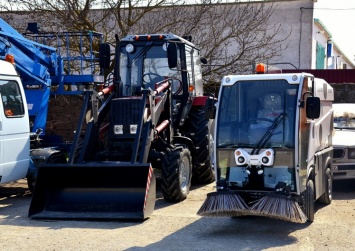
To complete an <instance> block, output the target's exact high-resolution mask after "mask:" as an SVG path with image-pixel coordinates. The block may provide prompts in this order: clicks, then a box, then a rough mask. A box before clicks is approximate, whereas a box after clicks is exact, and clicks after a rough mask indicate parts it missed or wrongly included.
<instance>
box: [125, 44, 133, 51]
mask: <svg viewBox="0 0 355 251" xmlns="http://www.w3.org/2000/svg"><path fill="white" fill-rule="evenodd" d="M126 51H127V52H128V53H132V52H133V51H134V46H133V45H132V44H127V45H126Z"/></svg>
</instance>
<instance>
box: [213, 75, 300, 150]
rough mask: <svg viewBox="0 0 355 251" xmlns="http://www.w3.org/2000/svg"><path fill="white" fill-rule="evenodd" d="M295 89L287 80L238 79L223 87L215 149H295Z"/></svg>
mask: <svg viewBox="0 0 355 251" xmlns="http://www.w3.org/2000/svg"><path fill="white" fill-rule="evenodd" d="M297 89H298V85H290V84H289V83H288V82H287V81H286V80H267V81H265V80H260V81H240V82H236V83H235V84H234V85H232V86H225V87H223V89H222V93H221V95H222V96H221V98H220V102H219V106H220V107H219V112H218V120H217V123H218V125H217V135H216V141H217V148H238V147H244V148H254V149H255V148H262V147H281V148H294V146H295V142H294V141H295V134H294V131H295V130H294V128H295V113H296V105H297V102H296V101H297Z"/></svg>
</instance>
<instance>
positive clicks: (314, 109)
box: [306, 97, 320, 119]
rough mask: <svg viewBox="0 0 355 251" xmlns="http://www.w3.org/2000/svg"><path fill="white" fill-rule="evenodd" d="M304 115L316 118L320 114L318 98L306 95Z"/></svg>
mask: <svg viewBox="0 0 355 251" xmlns="http://www.w3.org/2000/svg"><path fill="white" fill-rule="evenodd" d="M306 115H307V118H309V119H317V118H319V116H320V98H319V97H308V98H307V101H306Z"/></svg>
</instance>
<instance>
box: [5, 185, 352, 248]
mask: <svg viewBox="0 0 355 251" xmlns="http://www.w3.org/2000/svg"><path fill="white" fill-rule="evenodd" d="M213 190H214V189H213V184H210V185H207V186H202V187H193V189H192V191H191V192H190V194H189V196H188V199H187V200H185V201H183V202H181V203H178V204H170V203H167V202H165V201H164V200H163V199H162V197H161V194H160V192H159V189H158V198H157V202H156V209H155V211H154V213H153V215H152V216H151V217H150V218H149V219H147V220H145V221H73V220H72V221H62V220H59V221H58V220H56V221H53V220H32V219H29V218H28V217H27V213H28V208H29V204H30V201H31V194H30V193H29V191H28V190H27V189H26V181H25V180H20V181H18V182H16V183H11V184H8V185H6V186H3V187H0V233H1V234H0V243H1V250H4V251H8V250H9V251H10V250H16V251H17V250H65V251H69V250H73V251H74V250H75V251H78V250H95V251H96V250H105V251H106V250H130V251H133V250H180V251H181V250H189V251H190V250H205V251H207V250H213V251H218V250H221V251H222V250H223V251H224V250H242V251H247V250H337V251H338V250H355V245H354V244H353V242H354V240H355V217H354V214H355V200H354V199H355V182H354V181H344V182H337V183H335V184H334V199H333V202H332V204H331V205H329V206H320V205H318V204H317V207H316V208H317V212H316V215H315V221H314V222H313V223H311V224H310V223H305V224H297V223H290V222H284V221H280V220H272V219H268V218H264V217H251V216H249V217H242V218H206V217H200V216H198V215H196V212H197V211H198V209H199V208H200V206H201V205H202V203H203V201H204V199H205V197H206V194H207V193H208V192H211V191H213Z"/></svg>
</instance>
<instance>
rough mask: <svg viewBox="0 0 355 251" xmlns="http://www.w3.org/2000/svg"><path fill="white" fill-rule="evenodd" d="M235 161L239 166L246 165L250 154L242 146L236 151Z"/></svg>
mask: <svg viewBox="0 0 355 251" xmlns="http://www.w3.org/2000/svg"><path fill="white" fill-rule="evenodd" d="M234 157H235V163H236V164H237V166H244V165H246V164H248V163H249V157H250V155H249V154H248V153H247V152H246V151H244V150H243V149H241V148H238V149H237V150H235V152H234Z"/></svg>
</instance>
